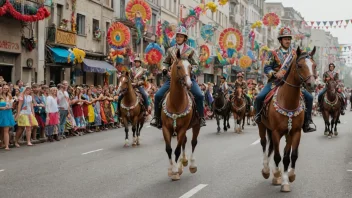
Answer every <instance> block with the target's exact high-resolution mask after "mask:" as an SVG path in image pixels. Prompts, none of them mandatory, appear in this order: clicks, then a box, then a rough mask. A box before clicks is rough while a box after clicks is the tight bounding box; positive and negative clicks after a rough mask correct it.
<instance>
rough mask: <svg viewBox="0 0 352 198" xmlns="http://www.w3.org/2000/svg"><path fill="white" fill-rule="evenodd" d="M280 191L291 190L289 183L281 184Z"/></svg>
mask: <svg viewBox="0 0 352 198" xmlns="http://www.w3.org/2000/svg"><path fill="white" fill-rule="evenodd" d="M281 192H291V188H290V184H283V185H281Z"/></svg>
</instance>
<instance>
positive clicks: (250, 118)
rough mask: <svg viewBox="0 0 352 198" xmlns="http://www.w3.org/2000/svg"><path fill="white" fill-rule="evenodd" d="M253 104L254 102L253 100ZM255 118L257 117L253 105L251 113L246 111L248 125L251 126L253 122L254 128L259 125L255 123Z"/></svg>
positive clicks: (250, 109)
mask: <svg viewBox="0 0 352 198" xmlns="http://www.w3.org/2000/svg"><path fill="white" fill-rule="evenodd" d="M251 104H252V100H251ZM254 116H255V109H254V107H253V105H251V107H250V108H249V111H246V117H247V125H251V121H252V122H253V124H252V125H253V126H256V125H257V124H256V123H255V122H254Z"/></svg>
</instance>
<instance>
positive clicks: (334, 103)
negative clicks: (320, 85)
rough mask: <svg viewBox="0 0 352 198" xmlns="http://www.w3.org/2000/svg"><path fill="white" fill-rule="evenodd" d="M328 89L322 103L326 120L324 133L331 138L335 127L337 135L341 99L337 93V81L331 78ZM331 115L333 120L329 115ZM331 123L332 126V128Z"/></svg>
mask: <svg viewBox="0 0 352 198" xmlns="http://www.w3.org/2000/svg"><path fill="white" fill-rule="evenodd" d="M326 88H327V91H326V93H325V94H324V96H323V97H324V99H323V103H322V111H321V112H322V114H323V118H324V122H325V131H324V135H327V136H328V138H329V139H330V138H331V137H332V130H333V128H334V135H335V136H337V135H338V132H337V121H338V120H339V117H340V110H341V105H342V104H341V101H340V99H339V93H337V91H336V89H337V82H336V81H334V80H330V81H329V82H328V84H327V85H326ZM330 116H331V122H329V117H330ZM330 124H331V128H330Z"/></svg>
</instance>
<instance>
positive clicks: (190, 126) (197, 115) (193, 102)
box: [159, 90, 200, 130]
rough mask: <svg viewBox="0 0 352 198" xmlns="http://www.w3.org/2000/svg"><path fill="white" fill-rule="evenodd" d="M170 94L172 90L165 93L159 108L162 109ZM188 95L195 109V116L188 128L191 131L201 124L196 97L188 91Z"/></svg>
mask: <svg viewBox="0 0 352 198" xmlns="http://www.w3.org/2000/svg"><path fill="white" fill-rule="evenodd" d="M169 92H170V90H167V92H165V94H164V96H163V98H162V99H161V101H160V103H159V108H160V109H162V105H163V102H164V100H165V98H166V96H167V95H168V93H169ZM188 95H189V96H190V98H191V100H192V109H193V115H192V119H191V122H190V124H189V126H188V128H187V130H188V129H191V128H192V127H193V126H195V125H196V124H199V121H200V120H199V113H198V111H197V106H196V102H195V100H194V96H193V94H192V92H190V91H188Z"/></svg>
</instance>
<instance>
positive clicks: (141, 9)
mask: <svg viewBox="0 0 352 198" xmlns="http://www.w3.org/2000/svg"><path fill="white" fill-rule="evenodd" d="M126 17H127V19H128V20H130V21H132V22H135V18H137V17H141V18H142V21H143V24H145V23H146V22H147V21H149V20H150V18H151V17H152V10H151V8H150V6H149V4H148V3H147V2H145V1H144V0H130V1H129V2H128V3H127V5H126Z"/></svg>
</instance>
